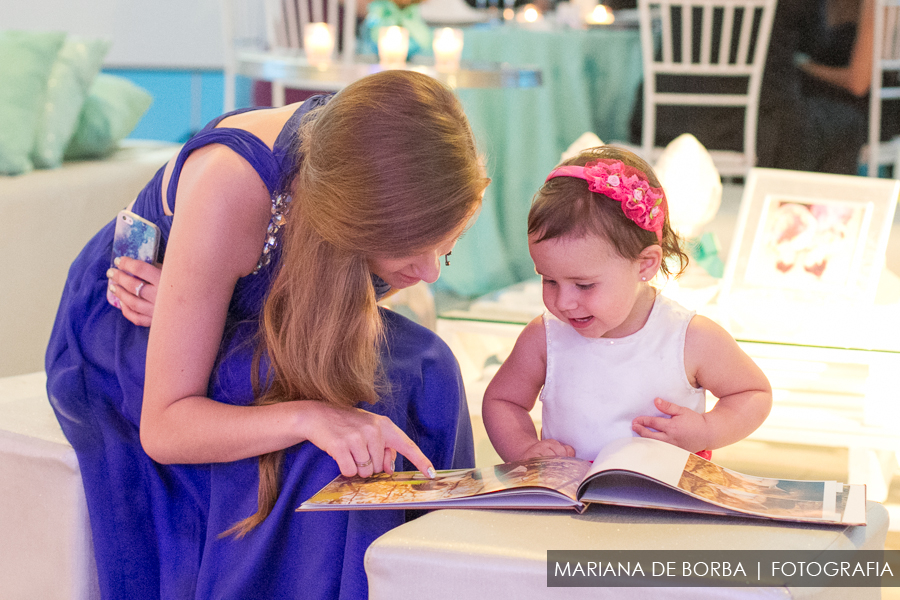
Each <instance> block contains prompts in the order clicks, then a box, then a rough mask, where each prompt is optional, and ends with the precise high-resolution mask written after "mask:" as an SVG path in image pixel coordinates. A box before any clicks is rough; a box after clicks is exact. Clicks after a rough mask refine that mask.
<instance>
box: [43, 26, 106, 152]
mask: <svg viewBox="0 0 900 600" xmlns="http://www.w3.org/2000/svg"><path fill="white" fill-rule="evenodd" d="M109 45H110V43H109V42H108V41H107V40H100V39H87V38H80V37H76V36H72V35H70V36H69V37H68V38H67V39H66V42H65V44H63V47H62V49H60V51H59V55H58V56H57V58H56V62H55V64H54V65H53V69H52V70H51V71H50V78H49V80H48V82H47V95H46V99H45V102H44V106H43V114H42V115H41V117H40V119H39V121H38V126H37V132H36V134H35V140H34V148H33V149H32V152H31V160H32V162H33V163H34V166H35V167H37V168H39V169H50V168H54V167H58V166H59V165H60V164H61V163H62V159H63V152H64V151H65V149H66V146H67V145H68V143H69V139H70V138H71V137H72V134H73V133H75V127H76V126H77V125H78V116H79V115H80V114H81V107H82V105H83V104H84V101H85V98H87V96H88V93H89V92H90V89H91V84H93V82H94V78H95V77H96V76H97V73H98V72H99V71H100V66H101V65H102V64H103V58H104V57H105V56H106V53H107V52H108V51H109Z"/></svg>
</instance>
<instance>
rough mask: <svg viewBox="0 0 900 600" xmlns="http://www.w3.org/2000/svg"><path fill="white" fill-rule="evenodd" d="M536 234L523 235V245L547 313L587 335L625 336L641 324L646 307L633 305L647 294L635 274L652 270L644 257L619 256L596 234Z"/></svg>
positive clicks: (643, 285)
mask: <svg viewBox="0 0 900 600" xmlns="http://www.w3.org/2000/svg"><path fill="white" fill-rule="evenodd" d="M536 237H537V236H533V235H532V236H529V238H528V248H529V251H530V252H531V258H532V260H533V261H534V266H535V270H536V271H537V273H538V275H540V276H541V279H542V287H543V296H544V305H545V306H546V307H547V310H549V311H550V312H551V313H552V314H553V316H555V317H556V318H558V319H559V320H560V321H562V322H563V323H568V324H569V325H571V326H572V327H574V328H575V331H577V332H578V333H580V334H581V335H582V336H584V337H588V338H601V337H605V338H619V337H625V336H627V335H631V334H632V333H635V332H636V331H638V330H639V329H640V328H641V327H643V325H644V322H645V321H646V318H647V315H648V314H649V311H648V310H647V307H645V306H644V304H645V303H641V305H640V306H638V304H639V301H640V300H642V299H646V298H647V296H646V294H643V295H642V292H644V291H645V290H646V288H647V287H648V286H647V285H646V282H645V281H643V280H642V279H641V277H646V278H647V280H649V279H650V278H651V277H652V275H653V273H655V269H654V268H653V265H652V264H650V263H648V262H647V260H646V259H645V258H643V257H642V258H638V259H637V260H632V259H627V258H624V257H622V256H621V255H620V254H619V253H618V252H616V250H615V249H614V248H613V247H612V245H611V244H610V243H609V242H607V241H606V240H605V239H603V238H601V237H599V236H596V235H586V236H584V237H573V236H563V237H559V238H553V239H549V240H544V241H542V242H535V239H536ZM651 248H653V247H652V246H651ZM656 248H658V246H657V247H656ZM645 252H646V251H645ZM642 256H643V255H642ZM652 260H653V259H651V261H652ZM657 266H658V264H657ZM651 269H652V271H653V272H652V273H650V275H649V276H648V273H649V272H650V271H651ZM649 306H652V302H650V304H649Z"/></svg>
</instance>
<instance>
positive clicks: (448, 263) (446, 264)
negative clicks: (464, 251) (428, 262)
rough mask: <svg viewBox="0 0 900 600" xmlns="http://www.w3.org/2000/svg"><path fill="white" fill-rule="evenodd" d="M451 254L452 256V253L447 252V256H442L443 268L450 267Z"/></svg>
mask: <svg viewBox="0 0 900 600" xmlns="http://www.w3.org/2000/svg"><path fill="white" fill-rule="evenodd" d="M451 254H453V252H448V253H447V254H445V255H444V266H445V267H449V266H450V255H451Z"/></svg>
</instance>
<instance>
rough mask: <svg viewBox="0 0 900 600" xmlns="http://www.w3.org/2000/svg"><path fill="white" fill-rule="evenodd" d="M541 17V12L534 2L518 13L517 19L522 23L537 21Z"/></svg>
mask: <svg viewBox="0 0 900 600" xmlns="http://www.w3.org/2000/svg"><path fill="white" fill-rule="evenodd" d="M540 18H541V13H540V12H539V11H538V9H537V7H536V6H535V5H534V4H526V5H525V6H523V7H522V9H521V12H519V14H518V15H516V21H519V22H520V23H536V22H537V21H538V20H540Z"/></svg>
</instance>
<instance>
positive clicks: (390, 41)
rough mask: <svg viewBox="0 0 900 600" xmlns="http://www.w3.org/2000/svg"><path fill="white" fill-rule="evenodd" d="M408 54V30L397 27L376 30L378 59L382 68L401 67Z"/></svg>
mask: <svg viewBox="0 0 900 600" xmlns="http://www.w3.org/2000/svg"><path fill="white" fill-rule="evenodd" d="M407 54H409V30H408V29H406V28H404V27H398V26H397V25H391V26H390V27H382V28H381V29H379V30H378V59H379V60H380V61H381V64H382V65H383V66H402V65H404V64H406V55H407Z"/></svg>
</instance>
